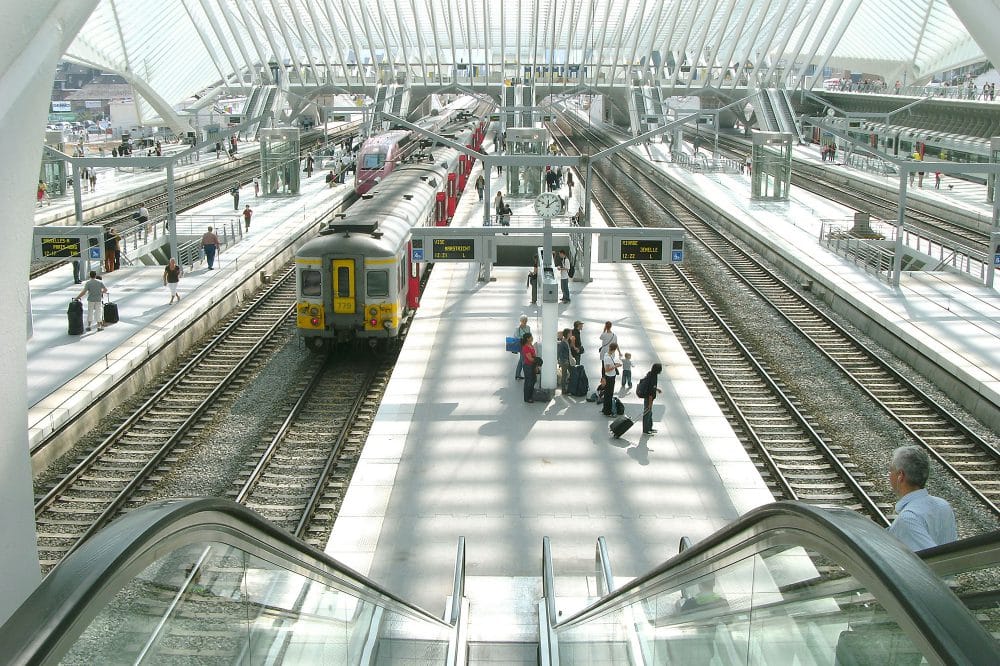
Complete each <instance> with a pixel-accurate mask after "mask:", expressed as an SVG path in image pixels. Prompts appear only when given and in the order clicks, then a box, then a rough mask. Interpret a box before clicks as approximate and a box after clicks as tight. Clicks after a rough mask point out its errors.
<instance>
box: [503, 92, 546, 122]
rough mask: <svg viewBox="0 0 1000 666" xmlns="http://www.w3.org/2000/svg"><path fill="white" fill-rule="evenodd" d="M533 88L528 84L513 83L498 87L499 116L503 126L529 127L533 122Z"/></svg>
mask: <svg viewBox="0 0 1000 666" xmlns="http://www.w3.org/2000/svg"><path fill="white" fill-rule="evenodd" d="M534 111H535V89H534V87H533V86H530V85H523V84H514V85H509V86H503V87H502V88H501V89H500V114H501V115H500V117H501V119H502V120H503V123H502V125H503V128H504V129H506V128H508V127H531V126H532V125H533V124H534V119H533V117H532V116H533V114H534ZM539 120H540V119H539Z"/></svg>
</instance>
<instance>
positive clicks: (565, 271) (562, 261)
mask: <svg viewBox="0 0 1000 666" xmlns="http://www.w3.org/2000/svg"><path fill="white" fill-rule="evenodd" d="M569 266H570V264H569V257H568V256H567V255H566V250H559V284H560V286H561V287H562V302H563V303H569Z"/></svg>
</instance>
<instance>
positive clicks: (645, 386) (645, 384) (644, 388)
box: [635, 375, 649, 398]
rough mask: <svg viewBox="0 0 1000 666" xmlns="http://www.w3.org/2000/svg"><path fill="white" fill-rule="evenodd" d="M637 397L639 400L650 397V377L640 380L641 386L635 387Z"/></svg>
mask: <svg viewBox="0 0 1000 666" xmlns="http://www.w3.org/2000/svg"><path fill="white" fill-rule="evenodd" d="M635 395H636V397H638V398H645V397H646V396H648V395H649V375H646V376H645V377H643V378H642V379H640V380H639V385H638V386H636V387H635Z"/></svg>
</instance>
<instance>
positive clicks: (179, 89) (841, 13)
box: [66, 0, 997, 115]
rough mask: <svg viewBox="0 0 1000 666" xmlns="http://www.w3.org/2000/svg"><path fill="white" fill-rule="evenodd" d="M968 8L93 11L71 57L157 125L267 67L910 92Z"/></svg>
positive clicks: (635, 5)
mask: <svg viewBox="0 0 1000 666" xmlns="http://www.w3.org/2000/svg"><path fill="white" fill-rule="evenodd" d="M977 1H978V2H980V3H985V0H977ZM963 3H965V4H968V2H967V1H966V0H951V2H949V0H576V1H574V0H169V1H167V2H164V1H163V0H152V1H151V0H100V2H99V3H98V5H97V8H96V9H95V11H94V12H93V14H92V15H91V16H90V18H89V20H88V21H87V23H86V25H85V27H84V28H83V30H81V31H80V33H79V34H78V36H77V37H76V39H75V41H73V43H72V45H71V46H70V48H69V49H68V51H67V53H66V57H67V58H68V59H70V60H74V61H77V62H82V63H86V64H90V65H93V66H95V67H99V68H101V69H104V70H107V71H113V72H117V73H119V74H122V75H123V76H125V77H126V78H127V79H128V80H129V81H130V82H131V83H132V84H133V85H134V86H136V89H137V91H138V93H139V95H140V96H141V97H142V100H143V102H145V103H146V104H150V105H152V106H153V107H154V108H155V112H154V113H158V114H163V113H164V112H165V111H167V110H168V109H169V107H171V106H173V105H176V104H178V103H179V102H181V101H182V100H184V99H187V98H189V97H190V96H191V95H194V94H196V93H198V92H200V91H204V90H206V89H212V88H217V89H218V91H219V92H222V91H225V90H227V89H234V88H235V89H239V90H242V89H245V86H247V85H252V84H258V83H268V82H270V81H269V80H270V78H271V73H270V69H269V68H268V66H267V65H268V63H271V62H276V63H280V65H281V67H282V68H284V69H285V71H287V76H288V82H289V83H290V84H292V85H301V86H311V85H315V86H317V87H318V86H323V85H326V86H336V87H337V88H339V89H340V90H351V89H357V86H364V85H369V86H370V85H375V84H376V83H378V82H379V81H386V80H389V78H390V77H391V79H392V80H401V79H402V78H406V79H407V80H409V81H410V82H412V83H414V84H429V85H433V84H435V83H438V84H446V83H449V82H451V81H452V78H453V77H461V76H462V75H463V74H464V75H466V76H468V77H470V79H471V78H472V77H479V78H480V80H479V82H481V83H490V82H498V81H502V80H503V79H504V78H507V77H510V76H523V75H524V73H525V71H526V70H525V69H524V68H525V67H528V66H533V65H534V66H542V67H545V66H547V65H553V67H552V68H551V69H543V70H538V72H542V73H547V74H548V75H551V76H566V75H569V74H571V71H572V72H575V73H576V78H575V80H574V81H573V83H574V84H581V83H582V84H584V85H592V86H600V85H615V84H616V83H625V82H626V81H629V80H632V79H634V78H636V77H637V76H641V77H643V78H645V79H647V80H650V81H656V82H659V83H661V84H662V85H665V86H677V85H683V86H686V87H689V88H701V87H705V86H711V87H721V88H725V87H727V86H737V85H741V84H742V85H746V82H747V81H748V80H750V82H751V84H754V83H761V82H763V83H768V84H774V83H778V82H780V84H781V85H786V86H789V87H796V86H799V85H806V86H809V87H812V86H813V85H818V84H819V83H821V81H822V76H821V75H820V73H821V72H822V70H823V68H824V67H831V68H833V69H834V71H837V72H842V71H844V70H850V71H861V72H866V73H871V74H876V75H881V76H882V77H883V78H884V79H885V80H887V81H889V82H890V83H891V82H892V81H894V80H896V79H905V80H908V81H910V82H913V81H916V80H919V79H926V78H927V77H929V76H930V75H931V74H933V73H934V72H938V71H942V70H945V69H949V68H952V67H955V66H959V65H961V64H965V63H969V62H973V61H975V60H981V59H983V58H984V51H983V49H982V48H980V47H979V46H978V45H977V43H976V42H975V41H974V40H973V38H972V37H971V36H970V34H969V30H967V29H966V27H965V25H963V22H962V21H961V20H960V19H959V17H958V16H956V13H955V11H954V10H953V6H956V7H957V6H959V5H962V4H963ZM966 13H968V11H966ZM992 13H993V14H996V13H997V10H996V7H995V4H994V6H993V10H992ZM470 65H471V67H470ZM559 66H564V67H562V68H560V67H559ZM536 75H537V72H536ZM748 75H749V76H748ZM471 82H472V83H475V82H476V81H471ZM149 114H150V111H149V109H148V108H144V109H143V115H149Z"/></svg>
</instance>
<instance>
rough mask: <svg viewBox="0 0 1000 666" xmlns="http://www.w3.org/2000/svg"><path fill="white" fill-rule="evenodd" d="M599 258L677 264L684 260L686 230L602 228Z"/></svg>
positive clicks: (599, 259) (598, 251) (598, 245)
mask: <svg viewBox="0 0 1000 666" xmlns="http://www.w3.org/2000/svg"><path fill="white" fill-rule="evenodd" d="M597 243H598V244H597V261H598V262H600V263H615V262H624V263H630V264H677V263H680V262H682V261H684V230H683V229H663V228H650V227H645V228H639V229H633V228H618V229H608V230H602V231H601V233H600V238H599V239H598V241H597Z"/></svg>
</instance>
